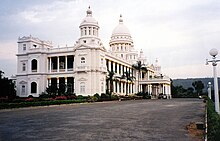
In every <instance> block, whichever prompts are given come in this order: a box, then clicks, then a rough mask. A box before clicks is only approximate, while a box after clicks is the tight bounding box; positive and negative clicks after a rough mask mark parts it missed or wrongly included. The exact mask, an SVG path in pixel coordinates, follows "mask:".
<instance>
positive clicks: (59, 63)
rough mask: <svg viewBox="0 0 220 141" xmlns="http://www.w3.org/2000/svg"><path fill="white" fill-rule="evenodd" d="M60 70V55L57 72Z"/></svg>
mask: <svg viewBox="0 0 220 141" xmlns="http://www.w3.org/2000/svg"><path fill="white" fill-rule="evenodd" d="M59 71H60V58H59V56H58V57H57V72H59Z"/></svg>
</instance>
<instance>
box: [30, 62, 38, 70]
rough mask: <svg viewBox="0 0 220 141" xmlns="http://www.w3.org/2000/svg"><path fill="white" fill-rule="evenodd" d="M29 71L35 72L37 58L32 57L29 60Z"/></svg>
mask: <svg viewBox="0 0 220 141" xmlns="http://www.w3.org/2000/svg"><path fill="white" fill-rule="evenodd" d="M31 71H32V72H37V60H36V59H33V60H32V61H31Z"/></svg>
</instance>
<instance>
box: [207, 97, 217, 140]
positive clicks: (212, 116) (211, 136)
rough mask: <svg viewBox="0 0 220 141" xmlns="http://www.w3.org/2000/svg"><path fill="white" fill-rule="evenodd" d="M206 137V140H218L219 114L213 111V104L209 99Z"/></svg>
mask: <svg viewBox="0 0 220 141" xmlns="http://www.w3.org/2000/svg"><path fill="white" fill-rule="evenodd" d="M207 124H208V128H207V131H208V133H207V137H208V141H220V116H219V114H218V113H217V112H215V106H214V103H213V101H212V100H211V99H208V102H207Z"/></svg>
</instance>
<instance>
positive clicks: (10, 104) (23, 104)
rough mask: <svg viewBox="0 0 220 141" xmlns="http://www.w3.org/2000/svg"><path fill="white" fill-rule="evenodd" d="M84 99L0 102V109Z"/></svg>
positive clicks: (79, 101) (77, 101) (80, 101)
mask: <svg viewBox="0 0 220 141" xmlns="http://www.w3.org/2000/svg"><path fill="white" fill-rule="evenodd" d="M82 102H86V100H82V99H76V100H53V101H37V102H20V103H0V109H11V108H21V107H31V106H49V105H60V104H71V103H82Z"/></svg>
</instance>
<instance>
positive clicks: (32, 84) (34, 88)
mask: <svg viewBox="0 0 220 141" xmlns="http://www.w3.org/2000/svg"><path fill="white" fill-rule="evenodd" d="M31 93H37V83H36V82H32V83H31Z"/></svg>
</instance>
